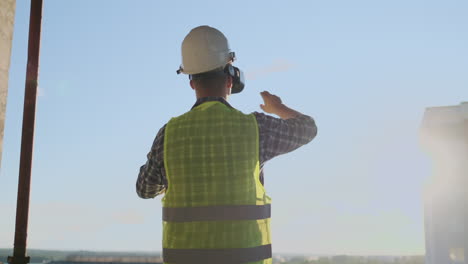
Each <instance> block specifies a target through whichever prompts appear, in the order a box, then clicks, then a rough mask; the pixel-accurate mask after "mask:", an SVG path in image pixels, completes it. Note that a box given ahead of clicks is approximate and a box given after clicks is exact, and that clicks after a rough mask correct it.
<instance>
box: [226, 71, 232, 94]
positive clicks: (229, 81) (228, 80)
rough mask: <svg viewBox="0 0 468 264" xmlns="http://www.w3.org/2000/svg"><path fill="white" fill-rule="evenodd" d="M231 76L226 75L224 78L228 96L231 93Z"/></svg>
mask: <svg viewBox="0 0 468 264" xmlns="http://www.w3.org/2000/svg"><path fill="white" fill-rule="evenodd" d="M232 81H233V80H232V77H231V76H227V78H226V94H227V95H228V96H229V95H231V93H232V91H231V90H232Z"/></svg>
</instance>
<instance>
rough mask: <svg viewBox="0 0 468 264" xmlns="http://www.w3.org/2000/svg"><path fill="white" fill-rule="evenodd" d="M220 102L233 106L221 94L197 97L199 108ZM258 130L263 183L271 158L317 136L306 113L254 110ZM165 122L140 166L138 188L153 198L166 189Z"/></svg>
mask: <svg viewBox="0 0 468 264" xmlns="http://www.w3.org/2000/svg"><path fill="white" fill-rule="evenodd" d="M208 101H219V102H222V103H224V104H225V105H227V106H229V107H232V106H231V105H230V104H229V103H228V102H227V101H226V100H224V98H222V97H204V98H200V99H198V100H197V102H196V103H195V105H194V106H193V107H192V108H194V107H196V106H198V105H200V104H202V103H204V102H208ZM253 114H254V115H255V118H256V119H257V124H258V130H259V146H260V150H259V151H260V152H259V153H260V157H259V158H260V182H261V183H262V184H263V183H264V178H263V166H264V164H265V162H267V161H268V160H270V159H272V158H274V157H276V156H278V155H281V154H285V153H288V152H291V151H293V150H295V149H297V148H299V147H300V146H302V145H305V144H307V143H309V142H310V141H311V140H312V139H313V138H314V137H315V136H316V135H317V126H316V125H315V122H314V120H313V119H312V118H311V117H310V116H307V115H300V116H297V117H295V118H290V119H287V120H283V119H280V118H276V117H272V116H269V115H265V114H263V113H258V112H254V113H253ZM165 128H166V126H165V125H164V126H163V127H162V128H161V129H160V130H159V132H158V134H157V136H156V139H155V140H154V142H153V146H152V148H151V151H150V152H149V153H148V155H147V158H148V160H147V161H146V164H145V165H143V166H141V168H140V173H139V174H138V179H137V182H136V191H137V194H138V196H139V197H141V198H145V199H146V198H154V197H156V196H157V195H159V194H162V193H164V192H165V190H166V189H167V179H166V170H165V169H164V131H165Z"/></svg>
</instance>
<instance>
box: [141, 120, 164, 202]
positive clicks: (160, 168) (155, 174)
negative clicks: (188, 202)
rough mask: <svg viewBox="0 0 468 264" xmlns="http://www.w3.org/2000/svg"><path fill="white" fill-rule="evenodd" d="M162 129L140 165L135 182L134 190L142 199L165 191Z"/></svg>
mask: <svg viewBox="0 0 468 264" xmlns="http://www.w3.org/2000/svg"><path fill="white" fill-rule="evenodd" d="M164 130H165V126H164V127H162V128H161V129H160V130H159V132H158V135H157V136H156V139H155V140H154V142H153V146H152V147H151V150H150V152H149V153H148V155H147V161H146V164H145V165H143V166H141V168H140V173H139V174H138V179H137V182H136V192H137V194H138V196H139V197H141V198H143V199H148V198H154V197H156V196H158V195H160V194H162V193H164V192H165V191H166V187H167V180H166V177H165V171H164V161H163V157H164V156H163V144H164Z"/></svg>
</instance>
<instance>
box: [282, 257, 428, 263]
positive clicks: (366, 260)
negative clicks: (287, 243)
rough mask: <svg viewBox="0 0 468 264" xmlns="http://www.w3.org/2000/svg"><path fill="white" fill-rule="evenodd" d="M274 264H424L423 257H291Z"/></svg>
mask: <svg viewBox="0 0 468 264" xmlns="http://www.w3.org/2000/svg"><path fill="white" fill-rule="evenodd" d="M273 263H274V264H279V263H281V264H424V256H409V257H360V256H333V257H320V258H318V259H314V258H308V257H292V258H289V259H281V260H278V259H275V260H274V261H273Z"/></svg>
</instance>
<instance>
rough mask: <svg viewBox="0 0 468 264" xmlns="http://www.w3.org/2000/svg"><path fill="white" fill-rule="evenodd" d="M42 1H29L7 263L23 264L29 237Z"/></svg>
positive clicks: (27, 261)
mask: <svg viewBox="0 0 468 264" xmlns="http://www.w3.org/2000/svg"><path fill="white" fill-rule="evenodd" d="M41 20H42V0H31V13H30V18H29V39H28V64H27V68H26V85H25V94H24V110H23V131H22V136H21V156H20V168H19V181H18V198H17V204H16V225H15V242H14V250H13V256H10V257H8V263H11V264H26V263H29V257H27V256H26V238H27V233H28V216H29V193H30V186H31V165H32V154H33V143H34V123H35V116H36V95H37V80H38V73H39V50H40V41H41Z"/></svg>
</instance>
